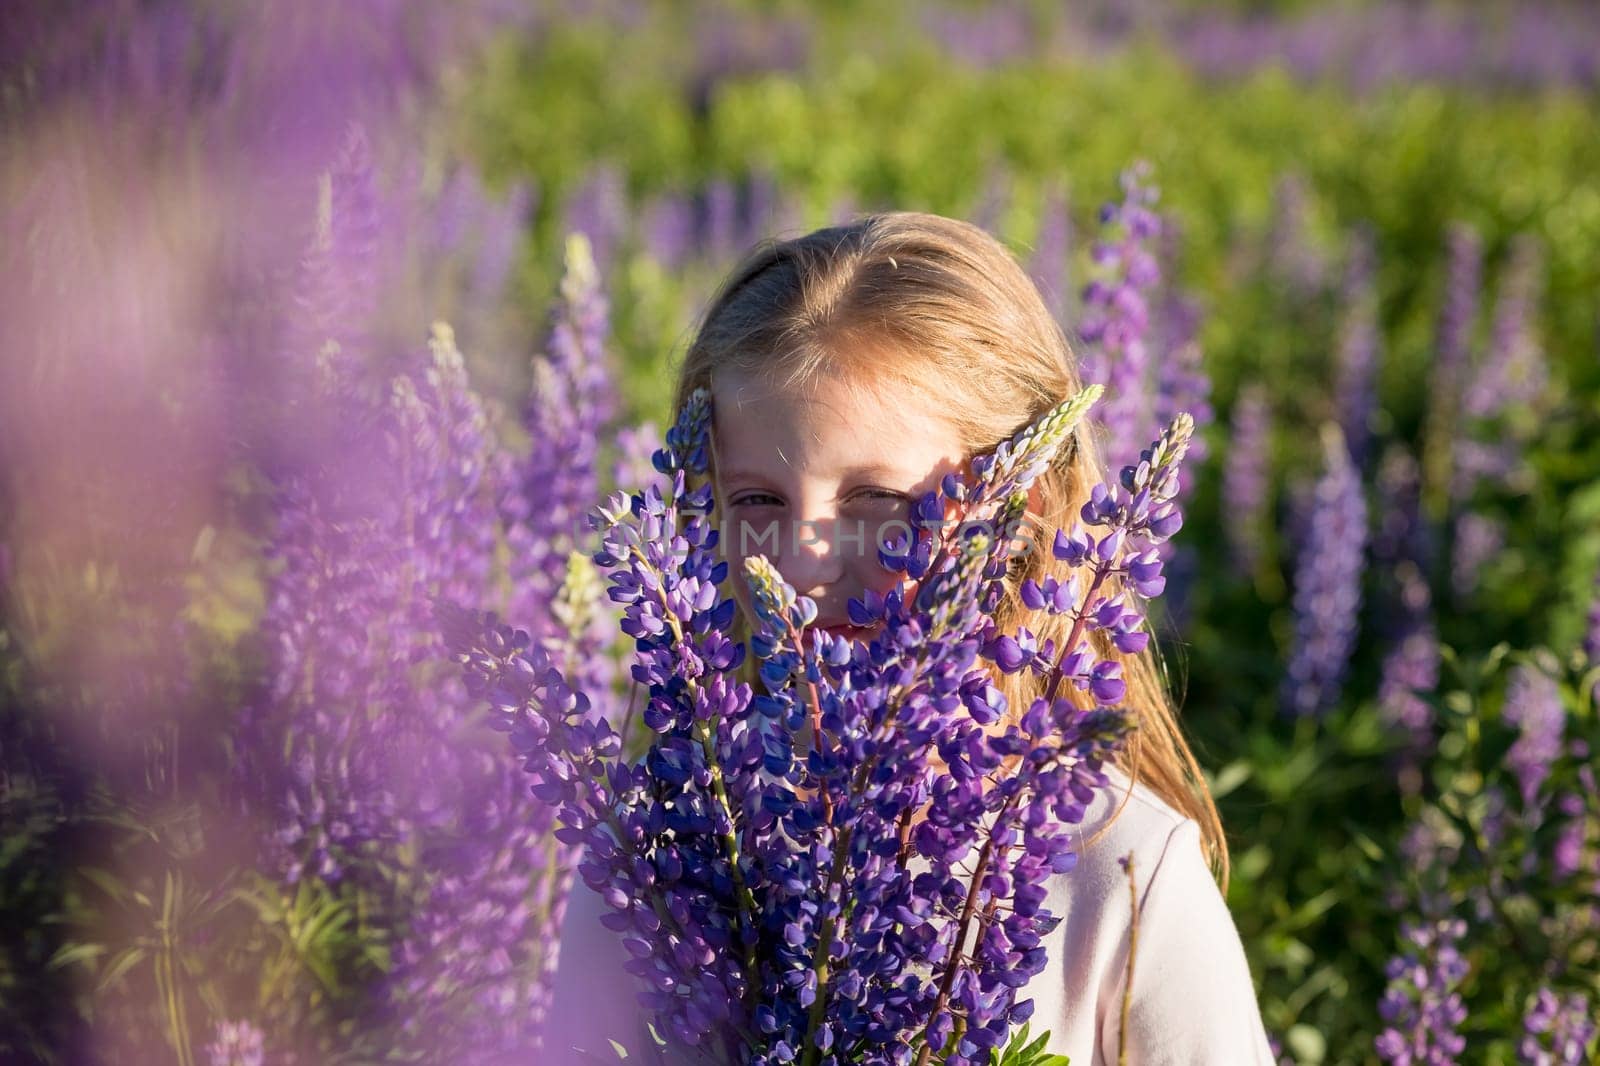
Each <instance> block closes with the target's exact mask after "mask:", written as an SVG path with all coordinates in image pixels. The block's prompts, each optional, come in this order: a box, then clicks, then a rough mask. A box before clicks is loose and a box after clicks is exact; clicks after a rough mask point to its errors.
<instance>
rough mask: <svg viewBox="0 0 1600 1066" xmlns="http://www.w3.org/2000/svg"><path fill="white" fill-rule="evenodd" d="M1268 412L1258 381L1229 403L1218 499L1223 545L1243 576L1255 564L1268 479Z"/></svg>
mask: <svg viewBox="0 0 1600 1066" xmlns="http://www.w3.org/2000/svg"><path fill="white" fill-rule="evenodd" d="M1271 436H1272V411H1271V409H1270V408H1269V407H1268V405H1267V391H1266V388H1265V387H1264V386H1262V385H1261V384H1260V383H1259V382H1256V383H1253V384H1250V385H1246V386H1245V387H1244V388H1243V389H1241V390H1240V392H1239V395H1238V396H1237V397H1236V398H1235V400H1234V403H1233V416H1232V419H1231V427H1230V432H1229V437H1230V440H1229V443H1228V454H1227V455H1226V456H1224V457H1223V471H1222V499H1223V506H1224V507H1225V508H1226V511H1227V515H1228V521H1227V523H1226V524H1225V526H1224V528H1225V529H1226V530H1227V536H1228V548H1229V553H1230V555H1231V557H1232V558H1233V560H1234V563H1235V564H1236V566H1237V567H1238V570H1239V572H1240V573H1242V574H1253V573H1255V571H1256V568H1257V566H1259V565H1260V562H1261V558H1262V551H1263V539H1264V538H1265V536H1266V527H1267V517H1268V514H1267V505H1268V495H1267V494H1268V492H1269V491H1270V489H1271V478H1272V456H1271V451H1270V448H1271Z"/></svg>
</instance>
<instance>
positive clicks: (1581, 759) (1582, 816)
mask: <svg viewBox="0 0 1600 1066" xmlns="http://www.w3.org/2000/svg"><path fill="white" fill-rule="evenodd" d="M1567 754H1568V756H1569V757H1570V758H1571V759H1572V760H1573V761H1574V762H1576V763H1578V764H1579V770H1578V780H1579V782H1580V783H1581V785H1582V786H1583V790H1582V791H1573V792H1562V793H1560V794H1559V795H1557V796H1556V798H1555V803H1554V806H1555V810H1556V814H1557V815H1558V816H1559V819H1560V828H1559V829H1558V830H1557V831H1556V840H1555V843H1554V844H1553V845H1551V848H1550V870H1551V873H1552V874H1553V875H1554V877H1555V879H1556V880H1557V881H1565V880H1566V879H1567V878H1569V877H1572V876H1574V875H1576V874H1578V873H1581V872H1582V871H1583V867H1584V861H1583V859H1584V841H1585V840H1586V839H1587V837H1588V831H1589V824H1588V817H1587V816H1588V804H1587V803H1586V802H1585V797H1586V796H1594V795H1600V789H1596V788H1595V773H1594V768H1593V767H1592V766H1588V765H1585V762H1586V760H1587V759H1588V757H1589V745H1588V742H1587V741H1585V740H1584V739H1583V738H1581V737H1573V738H1572V739H1571V740H1570V741H1569V742H1568V744H1567ZM1595 872H1597V873H1600V854H1597V855H1596V856H1595Z"/></svg>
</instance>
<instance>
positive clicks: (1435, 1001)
mask: <svg viewBox="0 0 1600 1066" xmlns="http://www.w3.org/2000/svg"><path fill="white" fill-rule="evenodd" d="M1466 932H1467V923H1466V922H1464V921H1462V920H1461V919H1459V918H1453V919H1437V920H1434V921H1430V922H1425V923H1418V922H1406V923H1405V924H1404V926H1403V927H1402V933H1401V936H1402V937H1403V939H1404V941H1405V945H1406V948H1407V950H1406V951H1405V953H1404V954H1401V955H1397V956H1395V957H1394V958H1392V959H1390V960H1389V963H1388V965H1387V966H1386V967H1385V970H1384V973H1385V975H1386V976H1387V977H1388V979H1389V984H1388V987H1387V988H1385V990H1384V993H1383V998H1382V999H1381V1000H1380V1001H1379V1003H1378V1014H1379V1015H1380V1016H1381V1017H1382V1018H1383V1020H1384V1022H1386V1023H1387V1025H1388V1028H1386V1029H1384V1030H1383V1032H1382V1033H1380V1034H1379V1035H1378V1038H1377V1040H1376V1041H1374V1047H1375V1048H1376V1050H1377V1052H1378V1057H1379V1058H1381V1059H1382V1060H1383V1061H1384V1062H1385V1063H1386V1064H1389V1066H1453V1064H1454V1063H1455V1061H1456V1058H1455V1057H1456V1056H1457V1055H1459V1054H1461V1052H1462V1051H1463V1050H1464V1049H1465V1048H1466V1039H1465V1038H1464V1037H1462V1036H1461V1034H1460V1032H1459V1031H1458V1030H1459V1027H1460V1026H1461V1023H1462V1022H1464V1021H1466V1020H1467V1008H1466V1006H1465V1004H1464V1003H1463V1002H1462V1000H1461V993H1460V992H1459V991H1458V990H1459V988H1460V986H1461V982H1462V981H1463V980H1464V979H1465V978H1466V976H1467V973H1468V971H1469V969H1470V967H1469V966H1468V964H1467V961H1466V960H1465V959H1464V958H1462V957H1461V953H1460V951H1459V950H1458V948H1457V946H1456V945H1457V944H1458V942H1459V941H1460V940H1461V938H1462V937H1463V936H1465V935H1466Z"/></svg>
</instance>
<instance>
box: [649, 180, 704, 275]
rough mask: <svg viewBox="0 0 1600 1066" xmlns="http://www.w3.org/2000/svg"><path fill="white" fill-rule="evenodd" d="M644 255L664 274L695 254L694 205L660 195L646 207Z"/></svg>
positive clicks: (680, 197) (696, 236)
mask: <svg viewBox="0 0 1600 1066" xmlns="http://www.w3.org/2000/svg"><path fill="white" fill-rule="evenodd" d="M641 225H642V226H643V229H644V248H645V251H646V252H647V253H648V254H649V255H650V257H651V258H652V259H654V260H655V261H656V262H657V263H660V264H661V265H662V266H663V267H665V268H666V269H667V270H669V271H671V270H678V269H680V268H681V267H682V266H683V265H684V264H685V263H687V262H688V261H689V259H690V257H691V256H693V255H694V253H695V251H696V241H697V239H698V236H699V235H698V233H697V232H696V229H695V218H694V205H693V204H692V203H690V202H689V200H688V198H687V197H684V196H680V195H677V194H675V193H671V192H665V193H659V194H657V195H656V197H655V198H654V199H652V200H651V201H650V203H649V204H648V205H647V206H646V207H645V210H644V220H643V222H642V223H641Z"/></svg>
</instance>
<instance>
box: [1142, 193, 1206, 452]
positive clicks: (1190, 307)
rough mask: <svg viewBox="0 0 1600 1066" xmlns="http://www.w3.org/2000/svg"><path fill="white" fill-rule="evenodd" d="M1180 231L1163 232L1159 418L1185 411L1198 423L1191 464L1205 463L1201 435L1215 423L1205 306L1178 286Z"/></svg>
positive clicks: (1162, 421)
mask: <svg viewBox="0 0 1600 1066" xmlns="http://www.w3.org/2000/svg"><path fill="white" fill-rule="evenodd" d="M1178 238H1179V230H1178V227H1177V225H1176V224H1172V223H1168V224H1165V225H1163V227H1162V230H1161V241H1160V243H1161V258H1162V261H1163V264H1164V265H1163V267H1162V274H1163V276H1165V277H1167V278H1168V279H1169V282H1168V284H1167V285H1166V287H1165V288H1164V289H1163V290H1162V293H1161V296H1160V299H1159V301H1158V302H1157V304H1156V308H1155V312H1156V313H1155V321H1154V323H1153V326H1154V329H1153V339H1154V341H1155V345H1156V351H1157V352H1159V353H1160V358H1159V361H1158V362H1157V364H1156V368H1155V371H1156V374H1155V377H1156V380H1155V403H1154V409H1155V416H1156V423H1157V424H1158V425H1167V424H1168V423H1170V422H1171V421H1172V420H1173V419H1174V418H1176V417H1177V416H1178V413H1179V412H1180V411H1182V412H1184V413H1186V414H1188V415H1189V417H1190V418H1192V419H1193V420H1194V425H1195V436H1194V439H1193V440H1192V441H1191V442H1190V445H1189V456H1188V459H1189V462H1191V463H1203V462H1205V460H1206V456H1207V455H1208V454H1209V453H1208V451H1207V449H1206V442H1205V438H1204V437H1202V436H1200V432H1201V431H1202V430H1204V429H1205V427H1207V426H1209V425H1211V423H1212V422H1214V421H1215V420H1216V412H1215V411H1214V410H1213V409H1212V407H1211V377H1210V375H1208V374H1207V373H1206V372H1205V368H1204V365H1203V362H1202V358H1201V348H1200V317H1201V311H1200V303H1199V301H1198V300H1196V299H1195V297H1194V296H1192V295H1190V294H1189V293H1186V292H1183V291H1181V290H1180V289H1179V288H1178V287H1177V283H1176V279H1177V276H1178V270H1177V257H1178V247H1179V240H1178Z"/></svg>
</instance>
